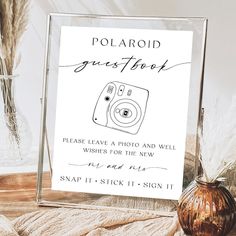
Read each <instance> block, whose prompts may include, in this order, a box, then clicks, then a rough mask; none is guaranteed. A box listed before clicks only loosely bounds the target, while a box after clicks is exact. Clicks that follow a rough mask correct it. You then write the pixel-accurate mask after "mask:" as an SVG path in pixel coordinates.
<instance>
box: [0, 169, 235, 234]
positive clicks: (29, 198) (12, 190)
mask: <svg viewBox="0 0 236 236" xmlns="http://www.w3.org/2000/svg"><path fill="white" fill-rule="evenodd" d="M35 194H36V174H35V173H26V174H14V175H2V176H0V214H2V215H4V216H6V217H7V218H8V219H10V220H11V219H15V218H16V217H19V216H21V215H23V214H25V213H29V212H33V211H38V210H40V211H45V210H48V209H49V207H38V206H37V205H36V203H35ZM229 236H236V225H235V227H234V230H233V232H231V233H230V235H229Z"/></svg>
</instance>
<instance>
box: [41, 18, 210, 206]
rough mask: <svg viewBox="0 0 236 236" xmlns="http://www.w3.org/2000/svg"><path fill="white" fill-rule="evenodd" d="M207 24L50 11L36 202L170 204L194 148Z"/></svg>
mask: <svg viewBox="0 0 236 236" xmlns="http://www.w3.org/2000/svg"><path fill="white" fill-rule="evenodd" d="M206 24H207V21H206V19H204V18H155V17H152V18H148V17H108V16H95V15H67V14H63V15H62V14H51V15H50V16H49V21H48V37H47V48H46V60H45V78H44V90H43V98H42V124H41V137H40V140H41V142H40V157H39V170H38V187H37V202H38V203H39V204H40V205H58V206H59V205H68V206H76V207H86V208H87V207H104V206H106V207H118V208H122V207H124V208H135V209H144V210H145V209H149V210H160V209H161V210H163V209H164V208H165V209H164V210H166V209H168V210H170V209H169V208H171V209H173V206H174V200H178V198H179V196H180V194H181V193H182V190H183V185H184V184H187V182H188V181H189V180H191V179H192V177H193V176H192V175H193V172H194V168H195V158H196V156H197V154H198V146H197V128H198V125H199V117H200V112H199V111H200V109H201V94H202V79H203V65H204V49H205V37H206ZM47 160H49V167H50V168H49V167H47V165H46V162H47ZM49 170H50V171H49ZM184 173H185V174H186V175H187V176H186V177H184ZM163 207H164V208H163Z"/></svg>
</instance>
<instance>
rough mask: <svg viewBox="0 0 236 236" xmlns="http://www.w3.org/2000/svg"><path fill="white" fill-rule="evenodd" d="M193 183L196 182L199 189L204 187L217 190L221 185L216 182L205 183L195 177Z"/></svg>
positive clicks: (200, 178)
mask: <svg viewBox="0 0 236 236" xmlns="http://www.w3.org/2000/svg"><path fill="white" fill-rule="evenodd" d="M195 181H196V183H197V185H199V186H201V187H206V188H217V187H219V185H220V184H221V182H220V181H218V180H216V181H214V182H207V181H205V180H203V179H202V177H201V176H197V177H196V178H195Z"/></svg>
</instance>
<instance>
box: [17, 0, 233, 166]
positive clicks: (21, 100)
mask: <svg viewBox="0 0 236 236" xmlns="http://www.w3.org/2000/svg"><path fill="white" fill-rule="evenodd" d="M235 10H236V1H235V0H227V1H225V0H207V1H206V0H198V1H196V0H165V1H161V0H145V1H144V0H113V1H112V0H67V1H65V0H32V2H31V9H30V21H29V25H28V29H27V31H26V33H25V35H24V37H23V40H22V44H21V47H20V52H21V54H22V61H21V64H20V66H19V67H18V69H17V70H18V73H19V74H20V75H21V76H20V79H18V81H17V82H16V83H17V84H16V96H17V99H18V105H19V107H20V109H21V111H22V113H24V114H25V116H26V117H27V119H28V121H29V124H30V126H31V130H32V133H33V149H32V152H33V153H34V154H33V155H34V157H33V158H35V163H36V162H37V151H38V142H39V141H38V137H39V127H40V97H41V90H42V77H43V61H44V51H45V50H44V48H45V32H46V18H47V14H48V13H49V12H67V13H85V14H109V15H135V16H170V17H175V16H177V17H185V16H186V17H187V16H189V17H193V16H197V17H199V16H203V17H207V18H208V19H209V24H208V39H207V52H206V65H205V84H204V100H203V103H204V106H205V107H206V108H207V109H211V106H212V104H213V103H212V101H214V100H215V99H217V98H220V100H221V101H222V102H221V103H222V108H221V109H222V112H223V111H224V109H225V107H226V106H227V105H228V104H229V102H230V99H231V96H232V95H233V94H236V30H235V23H236V14H235Z"/></svg>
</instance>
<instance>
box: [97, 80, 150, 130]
mask: <svg viewBox="0 0 236 236" xmlns="http://www.w3.org/2000/svg"><path fill="white" fill-rule="evenodd" d="M148 96H149V91H148V90H146V89H143V88H139V87H136V86H133V85H129V84H124V83H121V82H116V81H114V82H110V83H108V84H107V85H106V86H105V88H104V89H103V91H102V93H101V94H100V96H99V98H98V101H97V103H96V106H95V109H94V113H93V121H94V123H96V124H98V125H101V126H104V127H107V128H112V129H115V130H119V131H122V132H126V133H130V134H134V135H135V134H137V133H138V132H139V129H140V127H141V125H142V122H143V120H144V117H145V113H146V108H147V101H148Z"/></svg>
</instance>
